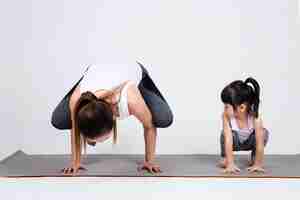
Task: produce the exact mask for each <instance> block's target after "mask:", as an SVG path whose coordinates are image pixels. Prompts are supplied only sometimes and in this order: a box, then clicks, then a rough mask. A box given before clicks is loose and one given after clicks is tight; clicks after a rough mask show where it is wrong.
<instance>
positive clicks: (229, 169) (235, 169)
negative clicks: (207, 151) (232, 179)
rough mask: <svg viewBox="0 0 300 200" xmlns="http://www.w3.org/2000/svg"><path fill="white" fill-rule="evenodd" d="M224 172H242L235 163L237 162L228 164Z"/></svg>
mask: <svg viewBox="0 0 300 200" xmlns="http://www.w3.org/2000/svg"><path fill="white" fill-rule="evenodd" d="M223 172H224V173H225V174H238V173H239V172H241V170H240V169H239V168H238V167H237V166H236V165H235V164H231V165H228V166H227V167H226V168H225V169H224V170H223Z"/></svg>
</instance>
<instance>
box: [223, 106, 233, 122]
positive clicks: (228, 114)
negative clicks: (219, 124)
mask: <svg viewBox="0 0 300 200" xmlns="http://www.w3.org/2000/svg"><path fill="white" fill-rule="evenodd" d="M233 115H234V111H233V107H232V106H231V105H229V104H225V105H224V113H223V117H224V118H225V119H227V120H229V119H230V118H232V117H233Z"/></svg>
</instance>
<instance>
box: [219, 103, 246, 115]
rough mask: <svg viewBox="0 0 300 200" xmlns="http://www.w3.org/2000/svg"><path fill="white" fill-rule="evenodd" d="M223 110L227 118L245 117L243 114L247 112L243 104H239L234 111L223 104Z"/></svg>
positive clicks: (228, 105)
mask: <svg viewBox="0 0 300 200" xmlns="http://www.w3.org/2000/svg"><path fill="white" fill-rule="evenodd" d="M224 110H225V112H226V113H227V115H228V116H229V117H235V118H238V117H241V116H243V115H245V113H246V112H247V106H246V105H245V104H241V105H239V106H237V107H236V109H234V108H233V106H232V105H230V104H225V105H224Z"/></svg>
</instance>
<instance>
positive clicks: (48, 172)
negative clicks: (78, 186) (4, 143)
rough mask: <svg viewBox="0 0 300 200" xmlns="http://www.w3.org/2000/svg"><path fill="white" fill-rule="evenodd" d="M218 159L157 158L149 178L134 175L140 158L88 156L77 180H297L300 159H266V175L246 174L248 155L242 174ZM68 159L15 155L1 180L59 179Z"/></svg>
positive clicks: (240, 158) (1, 164)
mask: <svg viewBox="0 0 300 200" xmlns="http://www.w3.org/2000/svg"><path fill="white" fill-rule="evenodd" d="M219 158H220V157H219V156H218V155H157V162H158V163H159V164H160V166H161V169H162V171H163V172H162V173H160V174H156V175H151V174H149V173H146V172H145V171H142V172H138V171H137V163H138V162H140V161H142V160H143V155H87V156H84V157H83V159H82V163H83V165H84V166H85V167H86V168H87V169H88V170H87V171H81V172H80V173H78V174H77V175H76V176H83V177H140V176H159V177H260V178H281V177H282V178H300V155H299V154H297V155H266V156H265V169H266V173H265V174H250V173H248V172H247V170H246V168H247V163H248V162H247V159H248V156H247V155H237V156H235V160H236V164H237V165H238V166H239V167H240V168H241V170H242V172H241V173H240V174H238V175H227V174H223V173H222V171H221V169H220V168H219V167H217V162H218V160H219ZM69 161H70V155H27V154H25V153H24V152H22V151H17V152H15V153H14V154H12V155H11V156H9V157H7V158H6V159H4V160H2V161H0V176H1V177H60V176H65V175H63V174H62V173H61V172H60V170H61V169H62V168H64V167H66V166H68V164H69Z"/></svg>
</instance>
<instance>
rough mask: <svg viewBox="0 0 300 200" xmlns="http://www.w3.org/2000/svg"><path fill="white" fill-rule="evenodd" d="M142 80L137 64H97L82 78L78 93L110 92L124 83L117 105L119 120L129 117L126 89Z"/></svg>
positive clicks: (140, 70)
mask: <svg viewBox="0 0 300 200" xmlns="http://www.w3.org/2000/svg"><path fill="white" fill-rule="evenodd" d="M141 80H142V69H141V67H140V66H139V65H138V64H137V63H134V62H133V63H132V64H97V65H90V67H89V69H88V71H87V72H85V75H84V78H83V79H82V81H81V82H80V85H79V86H80V92H81V93H84V92H86V91H90V92H93V93H94V92H96V91H97V90H101V89H102V90H111V89H113V88H115V87H117V86H119V85H121V84H123V83H125V82H128V81H129V82H128V83H127V84H126V85H125V86H124V87H123V89H122V91H121V94H120V101H119V103H118V111H119V116H118V118H119V119H124V118H126V117H128V116H129V115H130V113H129V110H128V100H127V89H128V86H129V85H130V84H135V85H136V86H137V85H138V84H139V83H140V81H141Z"/></svg>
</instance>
